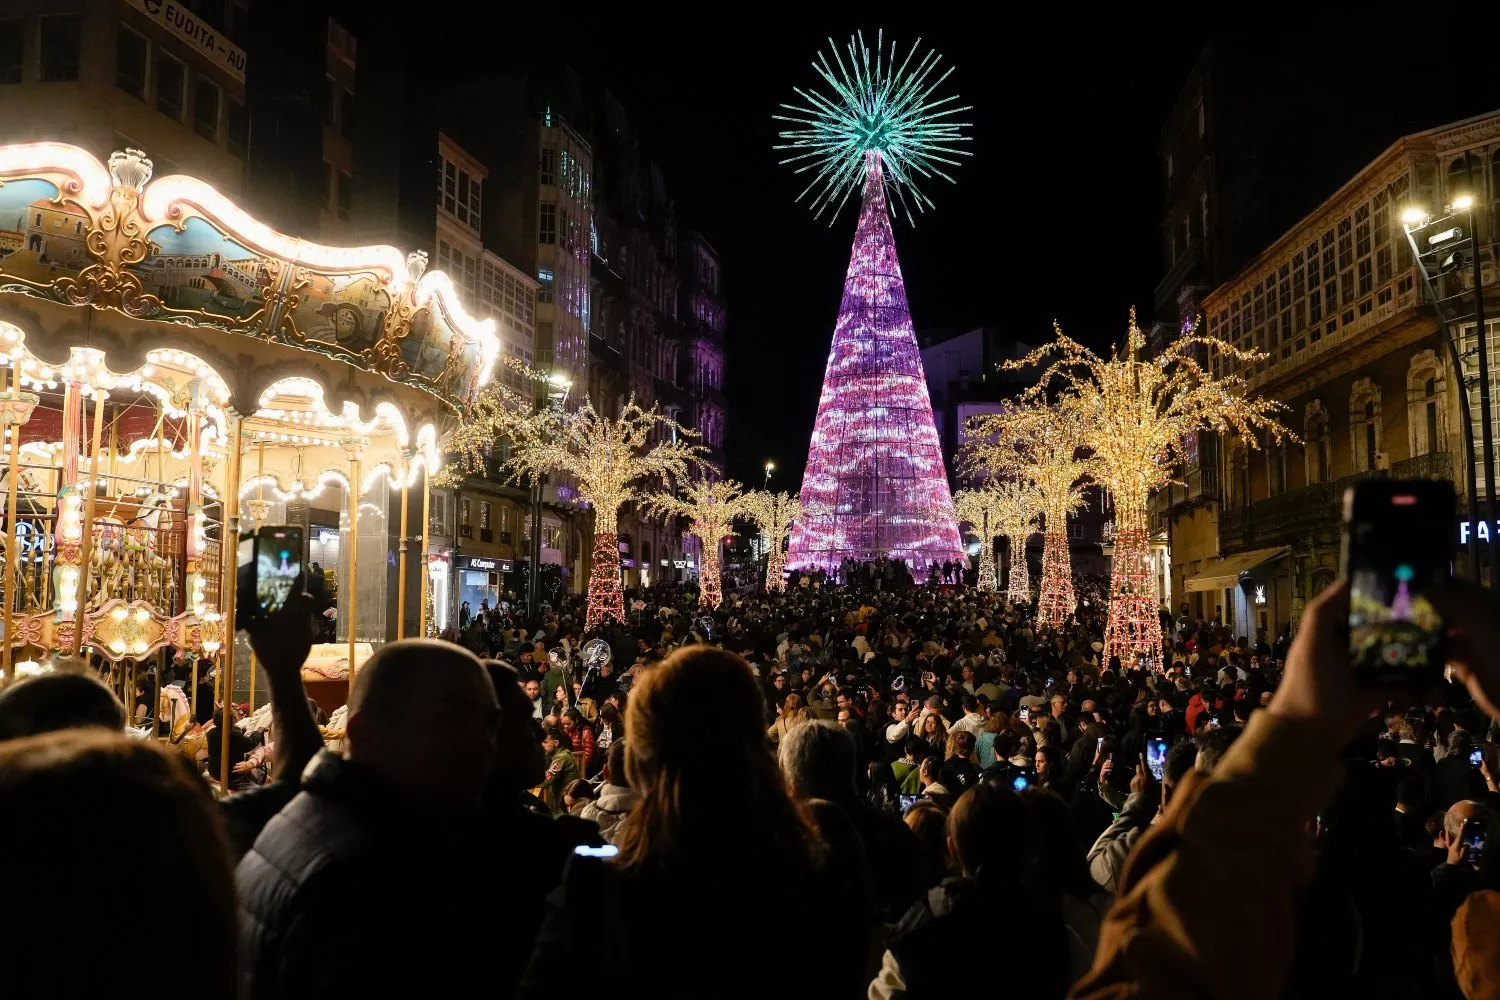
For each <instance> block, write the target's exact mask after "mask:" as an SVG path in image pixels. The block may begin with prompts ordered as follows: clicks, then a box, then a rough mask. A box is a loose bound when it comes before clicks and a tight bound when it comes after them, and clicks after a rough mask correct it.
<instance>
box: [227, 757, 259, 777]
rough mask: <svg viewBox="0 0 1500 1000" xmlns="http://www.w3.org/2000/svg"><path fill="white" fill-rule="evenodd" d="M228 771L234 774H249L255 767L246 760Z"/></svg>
mask: <svg viewBox="0 0 1500 1000" xmlns="http://www.w3.org/2000/svg"><path fill="white" fill-rule="evenodd" d="M229 770H230V771H232V772H233V773H235V774H249V773H250V772H251V771H253V770H255V765H254V764H252V763H250V762H249V761H248V760H242V761H240V762H239V763H238V764H236V765H234V766H233V767H231V768H230V769H229Z"/></svg>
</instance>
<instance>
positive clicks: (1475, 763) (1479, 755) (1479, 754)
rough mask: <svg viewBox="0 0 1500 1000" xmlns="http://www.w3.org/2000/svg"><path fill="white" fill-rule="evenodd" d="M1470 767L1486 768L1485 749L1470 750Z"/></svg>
mask: <svg viewBox="0 0 1500 1000" xmlns="http://www.w3.org/2000/svg"><path fill="white" fill-rule="evenodd" d="M1469 766H1470V767H1473V768H1480V767H1483V766H1484V747H1470V748H1469Z"/></svg>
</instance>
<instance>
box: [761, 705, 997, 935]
mask: <svg viewBox="0 0 1500 1000" xmlns="http://www.w3.org/2000/svg"><path fill="white" fill-rule="evenodd" d="M971 739H972V737H971ZM779 751H780V752H779V757H780V760H781V770H782V773H784V774H785V775H786V778H787V783H788V784H790V785H791V786H792V794H794V795H796V796H797V797H798V798H799V799H802V800H803V801H807V800H810V799H824V800H826V801H829V802H832V803H834V804H835V805H838V806H841V807H842V808H843V810H844V812H845V813H847V814H848V816H849V819H850V820H851V821H852V822H853V823H854V828H855V829H856V830H857V831H858V832H859V837H860V840H861V841H862V842H863V844H864V848H865V854H866V856H868V858H869V860H870V867H871V869H872V870H873V871H874V872H876V873H877V878H876V882H875V885H874V886H873V889H874V900H875V910H876V915H877V916H879V917H880V918H881V919H884V920H888V921H890V922H895V921H896V920H897V919H899V918H900V916H901V914H903V913H905V912H906V910H907V908H908V907H910V906H911V904H912V903H914V902H916V900H917V897H918V896H919V895H920V894H921V892H922V885H921V882H920V871H921V864H922V844H921V841H919V840H917V835H916V834H914V833H912V832H911V829H910V828H909V827H908V826H907V825H906V824H905V823H903V822H902V821H901V817H900V815H899V814H898V813H889V812H880V811H879V810H876V809H874V808H872V807H871V806H870V805H869V804H868V803H866V802H864V801H862V800H861V799H860V796H859V792H858V790H857V789H856V788H855V784H854V774H855V766H856V764H855V747H854V740H853V739H852V738H851V737H850V735H849V733H848V731H847V730H845V729H844V728H843V727H841V726H839V725H838V724H837V723H831V722H826V721H823V720H814V721H811V722H804V723H803V724H802V725H800V726H793V727H792V728H791V729H790V730H788V731H787V734H786V737H785V738H784V739H783V740H782V741H781V745H780V747H779Z"/></svg>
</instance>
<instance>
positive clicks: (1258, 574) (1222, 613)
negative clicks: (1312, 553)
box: [1185, 546, 1291, 641]
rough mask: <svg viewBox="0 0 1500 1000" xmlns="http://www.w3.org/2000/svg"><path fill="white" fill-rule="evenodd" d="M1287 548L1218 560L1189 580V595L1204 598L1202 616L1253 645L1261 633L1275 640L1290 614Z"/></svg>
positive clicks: (1259, 550)
mask: <svg viewBox="0 0 1500 1000" xmlns="http://www.w3.org/2000/svg"><path fill="white" fill-rule="evenodd" d="M1289 551H1290V549H1288V548H1287V547H1286V546H1282V547H1280V548H1274V549H1251V550H1250V551H1248V552H1237V553H1235V554H1234V555H1229V556H1224V557H1222V558H1220V559H1216V560H1214V562H1213V565H1211V566H1208V567H1207V568H1205V569H1204V570H1203V572H1201V573H1198V574H1197V575H1195V576H1191V577H1188V579H1187V580H1186V581H1185V589H1186V590H1187V592H1188V593H1189V594H1196V593H1202V594H1203V598H1202V600H1203V612H1202V615H1203V617H1205V618H1208V619H1214V618H1219V619H1220V620H1221V621H1222V622H1223V623H1224V624H1225V625H1226V626H1228V627H1229V629H1230V630H1231V631H1232V632H1233V633H1234V635H1236V636H1245V637H1246V638H1248V639H1251V640H1252V641H1253V640H1254V639H1255V637H1256V635H1257V633H1258V631H1259V630H1261V629H1264V630H1265V633H1266V635H1267V636H1268V637H1274V636H1275V635H1276V632H1277V630H1278V628H1279V626H1280V624H1281V623H1282V622H1284V621H1286V620H1287V616H1288V615H1289V614H1290V600H1291V590H1290V580H1289V579H1288V577H1287V569H1286V559H1285V557H1286V555H1287V553H1288V552H1289Z"/></svg>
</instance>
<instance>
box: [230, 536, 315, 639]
mask: <svg viewBox="0 0 1500 1000" xmlns="http://www.w3.org/2000/svg"><path fill="white" fill-rule="evenodd" d="M238 570H239V582H238V586H239V593H238V594H237V595H236V603H237V604H238V606H239V611H238V615H239V618H240V620H241V621H249V620H251V619H262V618H267V617H269V616H271V615H274V614H275V613H276V612H278V611H280V610H281V609H282V607H283V606H284V605H285V604H286V600H287V598H288V597H290V596H291V595H292V590H293V588H294V587H296V586H297V581H298V580H299V579H300V578H301V576H302V529H301V528H300V527H290V526H287V525H266V526H264V527H261V528H257V529H256V530H255V531H254V532H252V533H250V534H245V535H241V536H240V545H239V566H238Z"/></svg>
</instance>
